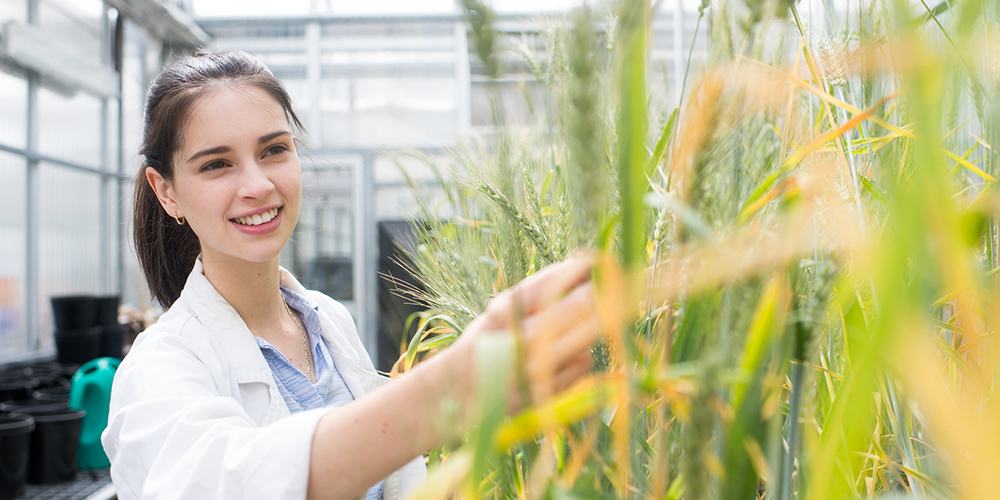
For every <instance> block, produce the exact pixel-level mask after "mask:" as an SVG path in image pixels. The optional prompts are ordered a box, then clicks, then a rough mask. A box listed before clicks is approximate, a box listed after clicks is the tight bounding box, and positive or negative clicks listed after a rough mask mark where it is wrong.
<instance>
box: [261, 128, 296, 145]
mask: <svg viewBox="0 0 1000 500" xmlns="http://www.w3.org/2000/svg"><path fill="white" fill-rule="evenodd" d="M285 134H289V135H291V134H292V133H291V132H289V131H287V130H279V131H277V132H271V133H270V134H267V135H262V136H260V139H257V144H264V143H265V142H267V141H270V140H271V139H274V138H275V137H278V136H282V135H285Z"/></svg>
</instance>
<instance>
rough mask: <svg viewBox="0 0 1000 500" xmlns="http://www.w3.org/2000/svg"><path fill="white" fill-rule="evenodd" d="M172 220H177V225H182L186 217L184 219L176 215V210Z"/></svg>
mask: <svg viewBox="0 0 1000 500" xmlns="http://www.w3.org/2000/svg"><path fill="white" fill-rule="evenodd" d="M174 220H175V221H177V225H178V226H183V225H184V221H185V220H187V219H185V218H184V217H178V216H177V212H174Z"/></svg>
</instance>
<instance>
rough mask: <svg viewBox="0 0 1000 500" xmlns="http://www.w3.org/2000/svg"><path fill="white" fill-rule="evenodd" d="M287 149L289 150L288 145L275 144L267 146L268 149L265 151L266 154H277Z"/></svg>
mask: <svg viewBox="0 0 1000 500" xmlns="http://www.w3.org/2000/svg"><path fill="white" fill-rule="evenodd" d="M285 151H288V147H287V146H285V145H284V144H275V145H274V146H271V147H269V148H267V151H264V156H272V155H277V154H281V153H284V152H285Z"/></svg>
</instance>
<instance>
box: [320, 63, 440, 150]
mask: <svg viewBox="0 0 1000 500" xmlns="http://www.w3.org/2000/svg"><path fill="white" fill-rule="evenodd" d="M455 90H456V89H455V79H454V78H435V77H426V78H420V77H396V78H394V77H368V78H330V77H326V78H325V79H324V80H323V94H322V99H323V101H322V109H323V118H324V120H323V146H324V147H419V146H439V145H444V144H451V143H452V142H453V141H452V135H453V134H454V133H455V129H456V128H457V127H456V111H455V108H456V92H455Z"/></svg>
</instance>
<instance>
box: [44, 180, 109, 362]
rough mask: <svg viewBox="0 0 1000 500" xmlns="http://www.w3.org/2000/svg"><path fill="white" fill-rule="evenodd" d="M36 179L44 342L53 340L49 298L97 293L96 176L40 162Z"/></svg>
mask: <svg viewBox="0 0 1000 500" xmlns="http://www.w3.org/2000/svg"><path fill="white" fill-rule="evenodd" d="M39 184H40V187H39V200H38V205H39V223H40V226H41V227H40V228H39V237H38V239H39V242H38V243H39V245H38V246H39V248H38V262H39V264H38V265H39V270H38V271H39V283H38V295H39V296H38V300H39V306H38V312H39V322H38V330H39V332H38V333H39V338H40V343H41V345H43V346H44V345H48V344H50V343H51V342H52V331H53V328H54V326H53V322H52V306H51V303H50V302H49V299H50V298H51V297H53V296H60V295H77V294H98V293H100V288H101V276H100V274H101V270H100V268H101V265H100V263H101V259H102V256H101V255H100V248H101V245H100V226H101V214H100V204H101V202H100V176H99V175H97V174H90V173H86V172H81V171H78V170H73V169H69V168H65V167H60V166H55V165H48V164H42V165H40V166H39Z"/></svg>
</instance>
